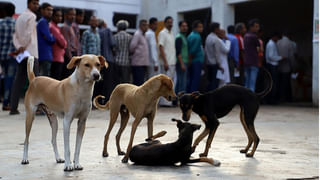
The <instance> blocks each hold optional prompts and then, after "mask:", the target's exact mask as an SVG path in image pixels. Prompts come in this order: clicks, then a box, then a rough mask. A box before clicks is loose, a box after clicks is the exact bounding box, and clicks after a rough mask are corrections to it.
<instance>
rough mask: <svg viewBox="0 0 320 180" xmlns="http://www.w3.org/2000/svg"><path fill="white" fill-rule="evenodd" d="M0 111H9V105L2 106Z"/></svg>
mask: <svg viewBox="0 0 320 180" xmlns="http://www.w3.org/2000/svg"><path fill="white" fill-rule="evenodd" d="M2 110H3V111H10V106H9V105H6V106H2Z"/></svg>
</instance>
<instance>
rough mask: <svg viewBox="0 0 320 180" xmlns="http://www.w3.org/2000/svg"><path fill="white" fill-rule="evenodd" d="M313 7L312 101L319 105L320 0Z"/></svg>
mask: <svg viewBox="0 0 320 180" xmlns="http://www.w3.org/2000/svg"><path fill="white" fill-rule="evenodd" d="M313 7H314V10H313V14H314V19H313V57H312V61H313V65H312V68H313V70H312V102H313V104H314V105H315V106H319V0H314V5H313ZM316 22H317V26H318V27H316Z"/></svg>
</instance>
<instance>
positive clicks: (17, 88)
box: [10, 58, 39, 111]
mask: <svg viewBox="0 0 320 180" xmlns="http://www.w3.org/2000/svg"><path fill="white" fill-rule="evenodd" d="M27 61H28V58H25V59H24V60H22V61H21V63H20V64H18V69H17V73H16V76H15V79H14V82H13V86H12V91H11V100H10V103H11V104H10V108H11V111H12V110H13V111H14V110H17V109H18V105H19V99H20V96H21V94H22V91H23V87H24V86H25V84H26V80H27V77H28V75H27ZM33 71H34V73H35V75H36V76H37V75H38V72H39V61H38V59H36V58H35V59H34V66H33Z"/></svg>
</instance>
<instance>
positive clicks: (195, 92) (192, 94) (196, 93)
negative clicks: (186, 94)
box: [191, 91, 201, 99]
mask: <svg viewBox="0 0 320 180" xmlns="http://www.w3.org/2000/svg"><path fill="white" fill-rule="evenodd" d="M200 95H201V94H200V92H199V91H194V92H192V93H191V96H192V97H193V98H195V99H198V98H199V96H200Z"/></svg>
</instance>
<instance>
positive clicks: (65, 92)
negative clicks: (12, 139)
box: [21, 55, 108, 171]
mask: <svg viewBox="0 0 320 180" xmlns="http://www.w3.org/2000/svg"><path fill="white" fill-rule="evenodd" d="M33 62H34V59H33V57H29V59H28V66H27V72H28V79H29V82H30V85H29V88H28V90H27V92H26V96H25V101H24V104H25V107H26V139H25V142H24V153H23V160H22V162H21V163H22V164H28V163H29V161H28V144H29V135H30V131H31V127H32V122H33V120H34V116H35V112H36V110H37V108H38V106H39V107H41V108H42V109H43V110H44V111H45V112H46V113H47V116H48V119H49V122H50V125H51V128H52V146H53V150H54V153H55V157H56V161H57V163H63V162H64V163H65V167H64V170H65V171H72V170H73V169H75V170H82V169H83V168H82V166H81V165H80V163H79V154H80V147H81V142H82V137H83V134H84V130H85V124H86V120H87V117H88V115H89V112H90V110H91V106H92V101H91V98H92V93H93V87H94V83H95V81H98V80H100V77H101V76H100V69H101V68H102V67H106V68H107V67H108V64H107V62H106V60H105V59H104V57H102V56H95V55H83V56H76V57H73V58H72V59H71V60H70V62H69V64H68V65H67V68H68V69H72V68H73V67H76V68H75V71H74V72H73V74H72V75H71V76H69V77H68V78H66V79H64V80H62V81H58V80H55V79H52V78H49V77H45V76H39V77H35V75H34V72H33ZM49 110H50V111H52V112H53V113H51V112H49ZM55 114H57V115H61V116H63V117H64V120H63V137H64V158H65V161H64V160H63V159H61V158H60V156H59V153H58V149H57V141H56V136H57V131H58V121H57V117H56V115H55ZM74 118H79V121H78V129H77V138H76V149H75V153H74V166H73V165H72V162H71V160H70V146H69V136H70V125H71V122H72V120H73V119H74Z"/></svg>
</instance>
